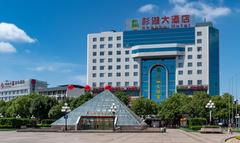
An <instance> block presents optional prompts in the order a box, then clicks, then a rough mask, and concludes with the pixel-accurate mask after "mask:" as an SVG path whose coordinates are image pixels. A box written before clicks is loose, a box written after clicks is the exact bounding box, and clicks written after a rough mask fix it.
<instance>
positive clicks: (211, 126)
mask: <svg viewBox="0 0 240 143" xmlns="http://www.w3.org/2000/svg"><path fill="white" fill-rule="evenodd" d="M203 128H219V126H216V125H206V126H203Z"/></svg>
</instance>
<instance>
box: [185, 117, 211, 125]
mask: <svg viewBox="0 0 240 143" xmlns="http://www.w3.org/2000/svg"><path fill="white" fill-rule="evenodd" d="M206 123H207V120H206V119H205V118H191V119H189V126H203V125H206Z"/></svg>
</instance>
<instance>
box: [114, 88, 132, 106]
mask: <svg viewBox="0 0 240 143" xmlns="http://www.w3.org/2000/svg"><path fill="white" fill-rule="evenodd" d="M114 95H115V96H116V97H117V98H118V99H119V100H120V101H122V102H123V103H124V104H125V105H128V104H129V97H128V96H127V95H126V94H124V92H122V91H117V92H115V93H114Z"/></svg>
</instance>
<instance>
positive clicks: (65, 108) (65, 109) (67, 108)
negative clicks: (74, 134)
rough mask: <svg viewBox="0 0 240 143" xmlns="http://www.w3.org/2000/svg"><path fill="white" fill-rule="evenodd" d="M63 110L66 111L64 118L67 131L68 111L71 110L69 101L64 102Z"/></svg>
mask: <svg viewBox="0 0 240 143" xmlns="http://www.w3.org/2000/svg"><path fill="white" fill-rule="evenodd" d="M61 111H62V112H63V113H64V119H65V131H67V119H68V115H67V113H69V112H71V109H70V107H69V106H68V104H67V103H64V106H62V109H61Z"/></svg>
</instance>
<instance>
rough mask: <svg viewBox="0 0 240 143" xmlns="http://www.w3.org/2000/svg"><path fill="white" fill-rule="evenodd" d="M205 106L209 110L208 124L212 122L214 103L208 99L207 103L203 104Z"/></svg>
mask: <svg viewBox="0 0 240 143" xmlns="http://www.w3.org/2000/svg"><path fill="white" fill-rule="evenodd" d="M205 107H206V108H208V109H210V110H209V115H210V116H209V121H210V124H211V123H212V109H213V108H215V105H214V103H213V102H212V100H209V102H208V103H207V105H206V106H205Z"/></svg>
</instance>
